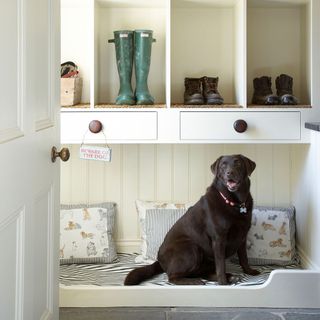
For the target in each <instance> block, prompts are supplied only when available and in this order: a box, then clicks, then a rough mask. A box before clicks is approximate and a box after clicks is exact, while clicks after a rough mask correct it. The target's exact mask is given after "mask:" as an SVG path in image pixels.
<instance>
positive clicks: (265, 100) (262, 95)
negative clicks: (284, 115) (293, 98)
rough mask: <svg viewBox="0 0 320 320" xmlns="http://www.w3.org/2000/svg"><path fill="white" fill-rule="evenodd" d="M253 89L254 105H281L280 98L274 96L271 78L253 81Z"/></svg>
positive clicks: (264, 77)
mask: <svg viewBox="0 0 320 320" xmlns="http://www.w3.org/2000/svg"><path fill="white" fill-rule="evenodd" d="M253 87H254V93H253V98H252V103H253V104H262V105H264V104H266V105H271V104H280V99H279V97H278V96H276V95H273V94H272V90H271V77H267V76H262V77H260V78H255V79H253Z"/></svg>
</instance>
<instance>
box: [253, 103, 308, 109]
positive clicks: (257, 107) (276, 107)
mask: <svg viewBox="0 0 320 320" xmlns="http://www.w3.org/2000/svg"><path fill="white" fill-rule="evenodd" d="M248 108H252V109H253V108H256V109H310V108H312V106H311V105H310V104H296V105H283V104H274V105H261V104H249V105H248Z"/></svg>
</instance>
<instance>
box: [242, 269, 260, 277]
mask: <svg viewBox="0 0 320 320" xmlns="http://www.w3.org/2000/svg"><path fill="white" fill-rule="evenodd" d="M243 271H244V273H246V274H249V275H250V276H257V275H258V274H260V271H258V270H256V269H252V268H250V267H248V268H245V269H243Z"/></svg>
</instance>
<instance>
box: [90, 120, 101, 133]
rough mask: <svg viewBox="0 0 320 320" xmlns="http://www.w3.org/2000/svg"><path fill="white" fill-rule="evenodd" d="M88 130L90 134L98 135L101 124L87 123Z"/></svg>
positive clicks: (96, 121)
mask: <svg viewBox="0 0 320 320" xmlns="http://www.w3.org/2000/svg"><path fill="white" fill-rule="evenodd" d="M89 130H90V132H92V133H99V132H100V131H101V130H102V123H101V122H100V121H99V120H92V121H91V122H90V123H89Z"/></svg>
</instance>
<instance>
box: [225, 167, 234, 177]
mask: <svg viewBox="0 0 320 320" xmlns="http://www.w3.org/2000/svg"><path fill="white" fill-rule="evenodd" d="M226 175H227V176H231V175H233V170H232V168H227V170H226Z"/></svg>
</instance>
